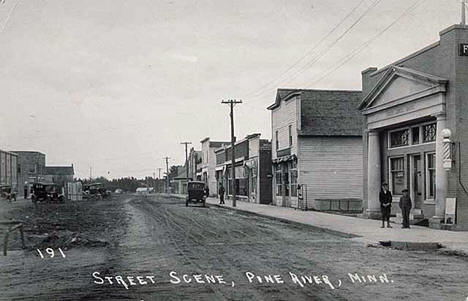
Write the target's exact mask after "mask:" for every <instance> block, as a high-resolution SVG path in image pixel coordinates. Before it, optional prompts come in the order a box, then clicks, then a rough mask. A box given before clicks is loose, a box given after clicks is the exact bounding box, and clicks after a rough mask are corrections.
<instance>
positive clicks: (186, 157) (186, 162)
mask: <svg viewBox="0 0 468 301" xmlns="http://www.w3.org/2000/svg"><path fill="white" fill-rule="evenodd" d="M180 144H184V145H185V172H186V180H187V188H188V179H189V176H188V169H189V162H188V153H187V146H188V145H189V144H192V142H181V143H180Z"/></svg>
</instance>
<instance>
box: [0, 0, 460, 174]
mask: <svg viewBox="0 0 468 301" xmlns="http://www.w3.org/2000/svg"><path fill="white" fill-rule="evenodd" d="M459 22H460V1H459V0H255V1H251V0H196V1H195V0H168V1H163V0H158V1H154V0H132V1H130V0H125V1H123V0H34V1H32V0H30V1H25V0H5V1H4V2H3V3H2V2H0V106H1V109H0V149H3V150H34V151H40V152H43V153H45V154H46V161H47V165H70V164H72V163H73V164H74V166H75V174H76V177H80V178H84V177H89V176H90V168H92V176H93V177H97V176H105V177H108V178H117V177H123V176H134V177H145V176H152V175H153V173H156V176H158V168H163V169H165V161H164V159H163V157H166V156H168V157H170V160H169V164H170V165H180V164H183V163H184V160H185V151H184V146H183V145H181V144H180V142H182V141H191V142H192V143H193V144H192V146H193V147H194V148H195V149H200V148H201V146H200V141H201V140H202V139H203V138H205V137H210V138H211V139H212V140H216V141H229V140H230V128H229V126H230V123H229V108H228V106H227V105H222V104H221V101H222V100H225V99H241V100H242V101H243V103H242V104H240V105H237V106H236V107H235V123H236V127H235V128H236V136H237V137H238V139H240V138H243V137H245V136H246V135H248V134H251V133H261V134H262V137H263V138H267V139H270V138H271V124H270V111H268V110H267V109H266V107H267V106H268V105H270V104H271V103H273V102H274V99H275V95H276V90H277V89H278V88H307V89H356V90H359V89H360V88H361V71H362V70H364V69H366V68H367V67H370V66H375V67H383V66H386V65H388V64H390V63H392V62H393V61H396V60H397V59H399V58H402V57H404V56H406V55H408V54H410V53H412V52H414V51H417V50H419V49H421V48H423V47H425V46H427V45H429V44H431V43H433V42H436V41H438V39H439V32H440V31H441V30H442V29H444V28H446V27H449V26H450V25H453V24H456V23H459Z"/></svg>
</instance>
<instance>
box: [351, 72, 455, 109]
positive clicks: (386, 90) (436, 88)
mask: <svg viewBox="0 0 468 301" xmlns="http://www.w3.org/2000/svg"><path fill="white" fill-rule="evenodd" d="M447 82H448V81H447V80H446V79H444V78H441V77H438V76H434V75H430V74H426V73H422V72H419V71H416V70H412V69H409V68H404V67H392V68H390V69H389V70H388V71H387V72H386V73H385V75H384V76H383V77H382V78H381V79H380V81H379V82H378V83H377V84H376V85H375V87H374V88H373V89H372V90H371V92H370V93H369V94H368V95H367V96H366V97H365V98H364V100H363V102H362V103H361V106H360V109H361V110H364V111H369V110H372V111H374V109H375V110H377V109H378V108H387V107H391V106H393V105H398V104H401V103H404V102H408V101H411V100H415V99H418V98H422V97H426V96H429V95H432V94H435V93H441V92H445V86H446V83H447Z"/></svg>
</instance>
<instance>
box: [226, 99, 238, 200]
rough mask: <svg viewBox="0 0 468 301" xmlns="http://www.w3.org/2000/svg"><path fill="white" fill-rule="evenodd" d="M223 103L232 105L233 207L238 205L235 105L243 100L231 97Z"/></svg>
mask: <svg viewBox="0 0 468 301" xmlns="http://www.w3.org/2000/svg"><path fill="white" fill-rule="evenodd" d="M221 103H222V104H228V105H229V106H230V109H231V110H230V114H229V116H230V117H231V156H232V157H231V159H232V164H231V174H232V184H231V189H232V207H236V188H237V184H236V168H235V166H236V156H235V153H236V152H235V150H234V144H235V141H236V137H235V136H234V105H236V104H241V103H242V100H235V99H229V100H223V101H221Z"/></svg>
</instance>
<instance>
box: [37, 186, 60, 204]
mask: <svg viewBox="0 0 468 301" xmlns="http://www.w3.org/2000/svg"><path fill="white" fill-rule="evenodd" d="M31 200H32V202H33V203H37V202H54V203H62V202H64V201H65V197H64V195H63V194H62V191H61V189H60V187H59V185H57V184H54V183H42V182H35V183H32V184H31Z"/></svg>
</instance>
